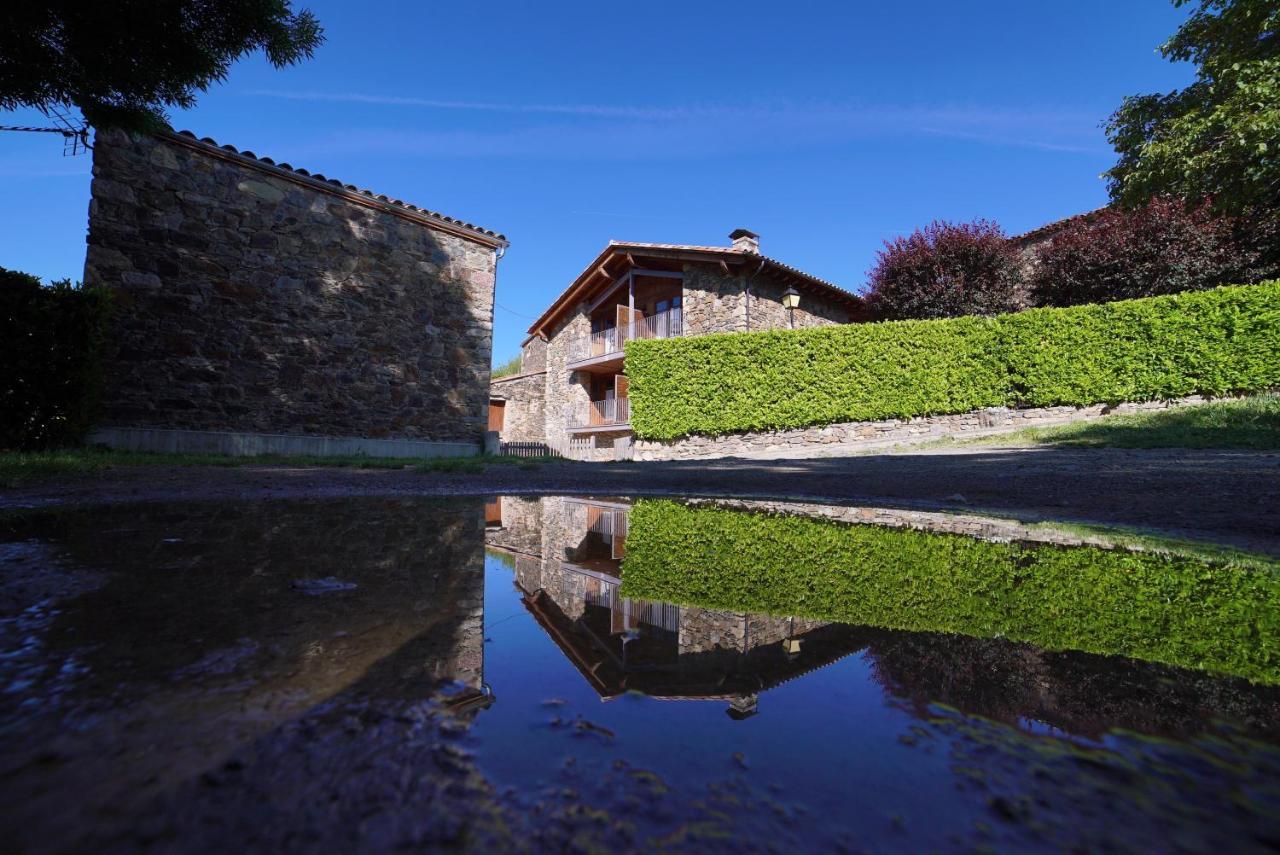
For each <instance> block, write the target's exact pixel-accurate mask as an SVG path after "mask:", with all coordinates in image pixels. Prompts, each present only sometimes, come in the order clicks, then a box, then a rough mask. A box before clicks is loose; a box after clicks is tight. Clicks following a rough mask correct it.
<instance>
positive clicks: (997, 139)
mask: <svg viewBox="0 0 1280 855" xmlns="http://www.w3.org/2000/svg"><path fill="white" fill-rule="evenodd" d="M920 130H921V131H923V132H924V133H926V134H933V135H934V136H939V137H950V138H952V139H958V140H972V141H973V142H981V143H990V144H992V145H1002V146H1013V147H1015V148H1034V149H1038V150H1039V151H1061V152H1067V153H1069V154H1093V155H1098V156H1099V157H1108V156H1111V155H1112V154H1113V152H1111V151H1108V150H1107V149H1105V148H1103V147H1101V146H1086V145H1071V144H1069V143H1057V142H1045V141H1042V140H1029V139H1018V138H1016V137H1005V136H999V135H996V134H975V133H969V132H966V131H960V130H956V129H954V128H921V129H920Z"/></svg>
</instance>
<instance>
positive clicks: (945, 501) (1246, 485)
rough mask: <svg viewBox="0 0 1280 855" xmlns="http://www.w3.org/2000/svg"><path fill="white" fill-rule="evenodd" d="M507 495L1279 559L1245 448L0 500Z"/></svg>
mask: <svg viewBox="0 0 1280 855" xmlns="http://www.w3.org/2000/svg"><path fill="white" fill-rule="evenodd" d="M512 493H591V494H596V495H601V494H608V495H646V494H648V495H653V494H683V495H697V496H737V497H744V498H746V497H768V498H791V499H816V500H823V501H830V502H835V503H841V504H858V505H867V506H876V507H899V508H914V509H929V510H948V509H950V510H964V511H968V512H974V511H989V512H992V513H994V514H998V515H1002V516H1011V517H1015V518H1018V519H1021V520H1024V521H1040V520H1057V521H1064V522H1082V523H1099V524H1109V525H1121V526H1129V527H1136V528H1141V529H1150V530H1154V531H1158V532H1161V533H1164V534H1170V535H1175V536H1181V537H1187V538H1192V539H1203V540H1211V541H1217V542H1220V543H1224V544H1230V545H1233V546H1237V547H1241V548H1246V549H1253V550H1258V551H1264V552H1268V553H1271V554H1275V555H1280V454H1278V453H1276V452H1252V451H1206V450H1177V449H1169V450H1122V449H1044V448H1013V447H1010V448H1001V447H991V446H983V447H978V448H956V449H929V450H922V451H915V452H905V453H896V454H881V455H866V456H858V457H843V458H823V459H816V460H745V459H738V458H727V459H722V460H705V461H678V462H664V463H638V462H627V463H608V464H584V463H571V462H563V463H544V464H539V465H537V466H530V467H528V468H524V467H519V466H512V465H506V464H500V465H499V464H495V465H490V466H488V467H486V468H485V471H483V472H478V473H437V472H419V471H416V470H414V469H404V470H385V469H384V470H378V469H326V468H320V467H308V468H290V467H279V466H245V467H240V468H203V467H139V468H120V469H113V470H110V471H107V472H105V473H103V474H99V475H96V476H90V477H76V478H54V479H50V480H48V481H44V482H41V483H39V484H34V485H28V486H25V487H21V488H18V489H12V490H7V491H3V492H0V510H4V509H9V510H12V509H16V508H24V507H28V508H29V507H47V506H50V505H63V504H97V503H114V502H131V501H146V502H163V501H174V500H178V499H185V500H191V499H221V500H226V499H238V498H301V497H326V496H334V497H337V496H354V495H422V496H461V495H484V494H490V495H492V494H512Z"/></svg>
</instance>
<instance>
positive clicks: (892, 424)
mask: <svg viewBox="0 0 1280 855" xmlns="http://www.w3.org/2000/svg"><path fill="white" fill-rule="evenodd" d="M1207 400H1210V399H1208V398H1205V397H1203V396H1200V395H1191V396H1189V397H1186V398H1178V399H1176V400H1171V401H1143V402H1141V403H1123V404H1116V405H1110V404H1094V405H1092V406H1088V407H1071V406H1064V407H1035V408H1029V409H1024V410H1014V409H1009V408H1007V407H991V408H989V409H985V410H975V411H973V412H969V413H960V414H958V415H949V416H920V417H918V418H913V419H888V420H885V421H878V422H845V423H842V424H833V425H822V426H814V427H809V428H799V429H796V430H780V431H759V432H747V433H733V434H721V435H719V436H687V437H683V438H681V439H675V440H645V439H637V440H635V441H634V445H633V451H634V455H635V459H636V460H689V459H698V458H703V459H705V458H715V457H758V458H770V457H773V458H785V457H790V458H806V457H835V456H843V455H848V454H855V453H857V452H859V451H865V450H868V449H874V448H884V447H891V446H895V445H910V444H915V443H920V442H928V441H930V440H935V439H943V438H946V437H965V436H985V435H991V434H999V433H1010V432H1012V431H1016V430H1021V429H1022V428H1028V427H1043V426H1048V425H1057V424H1066V423H1069V422H1078V421H1088V420H1091V419H1097V418H1100V417H1101V416H1105V415H1110V414H1113V413H1114V414H1117V415H1123V414H1126V413H1139V412H1150V411H1155V410H1165V409H1169V408H1171V407H1177V406H1182V405H1185V404H1199V403H1204V402H1205V401H1207Z"/></svg>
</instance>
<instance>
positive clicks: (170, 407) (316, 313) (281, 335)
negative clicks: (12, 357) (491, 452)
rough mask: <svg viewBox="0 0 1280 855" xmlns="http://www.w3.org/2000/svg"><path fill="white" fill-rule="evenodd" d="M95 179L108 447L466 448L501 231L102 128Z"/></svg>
mask: <svg viewBox="0 0 1280 855" xmlns="http://www.w3.org/2000/svg"><path fill="white" fill-rule="evenodd" d="M93 171H94V180H93V190H92V196H93V198H92V202H91V203H90V209H89V238H88V242H89V247H88V254H87V257H86V261H85V277H84V278H85V282H86V284H92V285H105V286H107V287H108V288H110V289H111V291H112V292H114V295H115V298H116V305H117V307H118V310H117V312H116V318H115V322H114V329H113V331H112V336H111V340H110V343H109V346H108V352H107V354H106V373H107V384H106V393H105V398H104V406H103V415H102V424H103V426H104V427H107V428H112V429H116V431H115V433H109V435H118V434H119V432H120V429H124V430H126V431H127V430H136V429H156V428H159V429H182V430H185V431H204V432H230V433H233V434H248V435H254V436H270V435H288V436H295V437H297V436H303V437H357V438H363V439H373V440H407V441H418V444H419V445H421V444H422V441H429V442H452V443H465V444H466V447H468V448H471V447H474V448H475V449H476V450H478V448H479V445H480V442H481V440H482V437H483V433H484V430H485V426H486V406H487V401H488V391H489V388H488V387H489V360H490V351H491V338H492V328H493V288H494V270H495V265H496V252H495V250H496V249H497V248H498V247H501V246H503V245H505V241H504V240H503V239H502V238H501V236H498V235H494V234H493V233H491V232H486V231H484V230H482V229H479V228H476V227H472V226H466V225H462V224H459V223H457V222H456V221H450V220H448V219H447V218H444V217H442V216H440V215H436V214H432V213H430V212H427V211H423V210H422V209H419V208H415V207H413V206H409V205H406V204H404V203H401V202H398V201H392V200H388V199H386V197H375V196H373V195H372V194H368V193H366V192H364V191H357V190H356V188H354V187H349V186H344V185H342V184H340V183H339V182H336V181H327V180H325V179H324V178H323V177H321V176H311V175H309V174H308V173H306V172H304V171H301V170H293V169H292V168H290V167H287V166H276V165H275V164H274V163H273V162H271V161H270V160H267V159H265V158H263V159H259V158H257V157H255V156H253V155H252V154H249V153H244V154H240V153H238V152H236V151H235V150H234V149H232V148H230V147H222V148H219V147H218V146H216V145H213V144H211V141H210V142H201V141H198V140H196V139H194V138H192V137H188V136H184V135H176V134H174V135H171V134H164V135H159V136H131V135H127V134H124V133H121V132H118V131H112V132H100V133H99V134H98V136H97V141H96V146H95V149H94V167H93ZM143 435H146V434H143ZM368 453H378V452H377V450H376V448H370V449H369V450H368Z"/></svg>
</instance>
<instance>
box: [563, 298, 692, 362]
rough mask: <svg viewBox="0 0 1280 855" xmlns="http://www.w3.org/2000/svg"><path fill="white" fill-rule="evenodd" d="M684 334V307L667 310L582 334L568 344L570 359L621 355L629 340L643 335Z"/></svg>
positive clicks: (672, 336) (661, 336) (657, 336)
mask: <svg viewBox="0 0 1280 855" xmlns="http://www.w3.org/2000/svg"><path fill="white" fill-rule="evenodd" d="M682 335H684V310H683V309H681V308H675V309H668V310H667V311H665V312H658V313H657V314H655V315H651V316H649V317H647V318H641V319H640V320H638V321H632V322H631V323H626V324H620V325H618V326H614V327H609V328H608V329H603V330H600V331H599V332H593V333H591V334H589V335H585V336H579V337H578V338H576V339H574V340H573V341H572V342H570V344H569V361H570V362H571V363H572V362H582V361H584V360H587V359H595V358H596V357H600V356H611V355H614V354H621V353H622V348H623V346H624V345H626V343H627V342H628V341H632V340H633V339H643V338H679V337H680V336H682Z"/></svg>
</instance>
